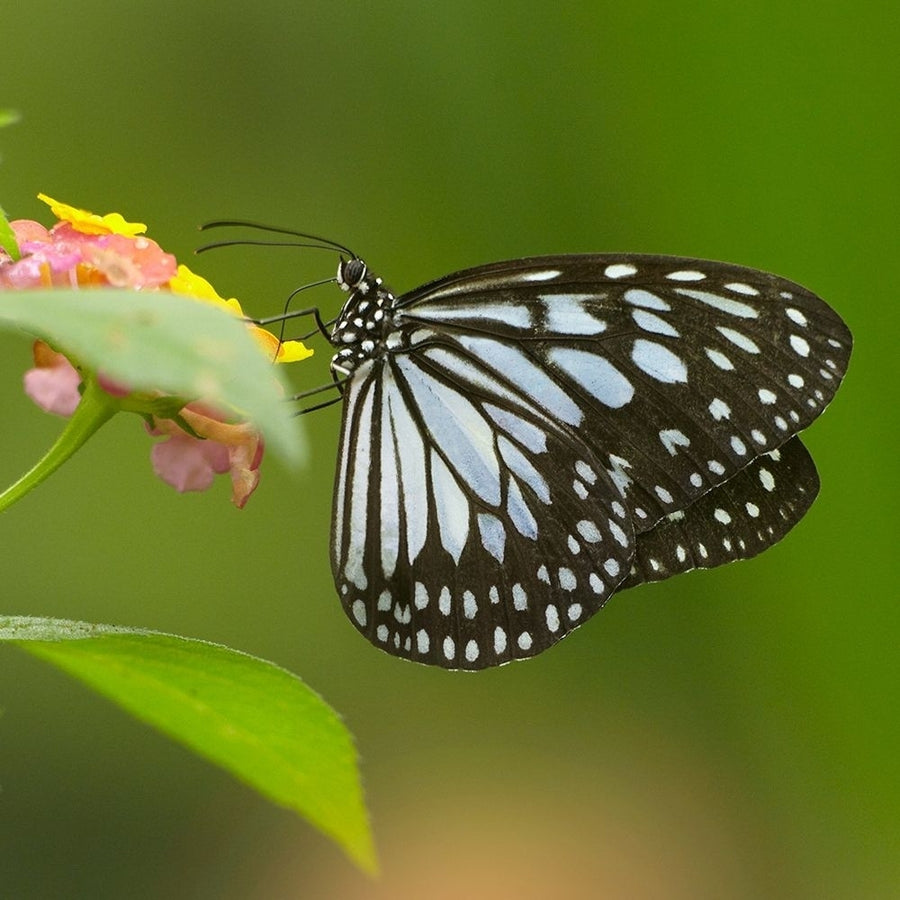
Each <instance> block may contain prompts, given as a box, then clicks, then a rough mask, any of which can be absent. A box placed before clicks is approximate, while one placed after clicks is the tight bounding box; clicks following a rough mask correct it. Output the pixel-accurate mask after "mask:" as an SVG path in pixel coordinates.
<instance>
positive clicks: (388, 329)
mask: <svg viewBox="0 0 900 900" xmlns="http://www.w3.org/2000/svg"><path fill="white" fill-rule="evenodd" d="M337 281H338V283H339V284H340V286H341V288H342V289H343V290H344V291H346V292H347V293H348V297H347V299H346V302H345V303H344V306H343V309H342V310H341V313H340V315H339V317H338V319H337V321H336V324H335V326H334V328H333V331H332V333H331V341H332V343H333V344H334V346H335V347H336V348H337V349H336V352H335V354H334V357H333V360H332V364H331V365H332V371H333V372H334V373H335V375H336V376H339V377H340V378H344V379H346V381H345V382H344V384H343V419H342V427H341V438H340V451H339V456H338V464H337V478H336V485H335V493H334V510H333V524H332V535H331V562H332V570H333V575H334V581H335V585H336V587H337V590H338V593H339V595H340V598H341V602H342V604H343V607H344V610H345V611H346V613H347V615H348V616H349V618H350V621H351V622H352V623H353V624H354V625H355V626H356V628H357V629H358V630H359V631H360V632H361V633H362V634H363V635H364V636H365V637H366V638H368V639H369V640H370V641H371V642H372V643H373V644H375V646H377V647H380V648H381V649H383V650H385V651H387V652H388V653H390V654H393V655H395V656H401V657H405V658H407V659H411V660H414V661H417V662H421V663H429V664H433V665H438V666H443V667H446V668H452V669H480V668H484V667H488V666H495V665H499V664H502V663H506V662H509V661H511V660H514V659H522V658H525V657H530V656H534V655H536V654H538V653H540V652H542V651H544V650H546V649H547V648H548V647H550V646H552V645H553V644H555V643H556V642H557V641H559V640H560V639H561V638H563V637H564V636H565V635H566V634H568V633H569V632H570V631H572V630H573V629H574V628H577V627H578V626H579V625H581V624H582V623H584V622H585V621H587V619H589V618H590V617H591V616H592V615H593V614H594V613H595V612H597V610H598V609H600V607H601V606H603V605H604V604H605V603H606V602H607V601H608V600H609V598H610V597H611V596H612V594H613V593H614V592H615V591H616V590H622V589H623V588H627V587H632V586H634V585H638V584H642V583H645V582H651V581H658V580H661V579H664V578H667V577H669V576H671V575H675V574H678V573H680V572H686V571H688V570H690V569H694V568H708V567H712V566H718V565H721V564H723V563H726V562H730V561H732V560H737V559H745V558H748V557H752V556H754V555H756V554H757V553H759V552H761V551H762V550H764V549H766V548H767V547H769V546H771V545H772V544H774V543H776V542H777V541H779V540H780V539H781V538H782V537H784V535H785V534H786V533H787V532H788V531H789V530H790V528H792V527H793V525H795V524H796V523H797V522H798V521H799V520H800V518H802V516H803V515H804V514H805V513H806V511H807V510H808V509H809V507H810V505H811V504H812V502H813V500H814V499H815V496H816V494H817V492H818V484H819V483H818V476H817V473H816V469H815V465H814V464H813V461H812V459H811V457H810V456H809V454H808V452H807V451H806V449H805V447H804V446H803V444H802V443H801V442H800V439H799V438H798V437H797V433H798V432H799V431H801V430H802V429H803V428H805V427H806V426H807V425H809V424H810V423H811V422H812V421H813V419H815V418H816V417H817V416H818V415H819V414H820V413H821V412H822V411H823V409H824V408H825V406H826V405H827V404H828V402H829V401H830V400H831V398H832V397H833V396H834V394H835V392H836V390H837V388H838V386H839V384H840V382H841V379H842V377H843V375H844V373H845V371H846V369H847V364H848V360H849V356H850V351H851V346H852V338H851V335H850V332H849V331H848V329H847V327H846V325H845V324H844V323H843V321H842V320H841V319H840V317H839V316H838V315H837V314H836V313H835V312H833V311H832V310H831V309H830V308H829V307H828V306H827V305H826V304H825V303H824V302H823V301H822V300H820V299H819V298H818V297H817V296H815V295H814V294H812V293H811V292H810V291H808V290H806V289H805V288H803V287H801V286H799V285H797V284H794V283H792V282H790V281H787V280H785V279H783V278H779V277H776V276H774V275H769V274H766V273H763V272H759V271H755V270H753V269H748V268H743V267H740V266H735V265H729V264H725V263H718V262H706V261H702V260H696V259H682V258H674V257H665V256H644V255H621V254H617V255H604V254H596V255H595V254H591V255H571V256H544V257H535V258H531V259H518V260H512V261H509V262H498V263H492V264H489V265H484V266H479V267H477V268H473V269H467V270H465V271H461V272H457V273H454V274H452V275H448V276H446V277H444V278H441V279H438V280H437V281H433V282H431V283H429V284H426V285H424V286H423V287H420V288H417V289H415V290H413V291H410V292H409V293H406V294H403V295H401V296H399V297H397V296H395V295H394V294H392V293H391V292H390V291H389V290H388V288H387V287H385V285H384V284H383V282H382V279H381V278H380V277H378V276H376V275H374V274H373V273H372V272H370V271H369V269H368V267H367V266H366V265H365V263H364V262H363V261H362V260H360V259H359V258H356V257H353V258H350V259H349V260H347V261H344V260H342V261H341V263H340V265H339V267H338V275H337Z"/></svg>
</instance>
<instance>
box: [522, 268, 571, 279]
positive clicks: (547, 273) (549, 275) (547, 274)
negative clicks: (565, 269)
mask: <svg viewBox="0 0 900 900" xmlns="http://www.w3.org/2000/svg"><path fill="white" fill-rule="evenodd" d="M560 275H562V272H561V271H560V270H559V269H544V270H543V271H540V272H526V273H525V274H524V275H522V276H521V277H522V281H550V280H552V279H553V278H559V276H560Z"/></svg>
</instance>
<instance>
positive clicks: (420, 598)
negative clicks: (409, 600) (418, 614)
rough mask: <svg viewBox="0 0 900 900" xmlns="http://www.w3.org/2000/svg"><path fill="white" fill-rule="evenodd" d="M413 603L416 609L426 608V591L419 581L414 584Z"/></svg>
mask: <svg viewBox="0 0 900 900" xmlns="http://www.w3.org/2000/svg"><path fill="white" fill-rule="evenodd" d="M413 602H414V603H415V604H416V609H425V607H426V606H428V591H427V589H426V588H425V585H424V584H422V582H421V581H417V582H416V587H415V593H414V599H413Z"/></svg>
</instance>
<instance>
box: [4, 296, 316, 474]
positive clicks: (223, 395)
mask: <svg viewBox="0 0 900 900" xmlns="http://www.w3.org/2000/svg"><path fill="white" fill-rule="evenodd" d="M3 325H5V326H6V327H18V328H20V329H23V330H25V331H28V332H29V333H31V334H34V335H37V336H38V337H42V338H45V339H46V340H47V341H48V342H49V343H51V344H52V345H53V346H55V347H59V348H63V349H65V351H66V352H67V353H71V354H72V355H74V356H75V357H77V358H78V359H79V360H81V361H82V362H84V363H86V364H87V365H89V366H91V367H92V368H94V369H98V370H100V371H101V372H103V373H104V374H105V375H107V376H110V377H111V378H113V379H114V380H115V381H119V382H122V383H123V384H127V385H129V386H130V387H131V388H132V389H135V390H153V389H158V390H161V391H165V392H167V393H171V394H177V395H180V396H185V397H189V398H191V397H202V398H203V399H204V400H208V401H211V402H214V403H216V404H220V405H223V406H225V407H226V408H230V409H234V410H237V411H238V412H240V413H241V414H242V415H245V416H247V418H249V419H250V420H251V421H253V422H254V423H255V424H256V425H257V427H258V428H259V429H260V431H262V432H263V434H264V435H265V437H266V442H267V443H268V444H269V445H270V446H273V447H274V448H275V449H276V450H277V451H279V452H280V454H281V455H282V456H283V457H285V458H286V459H287V460H289V461H291V462H299V461H300V460H302V459H303V457H304V455H305V442H304V440H303V437H302V432H301V430H300V427H299V424H298V419H297V418H296V417H295V416H292V415H291V408H290V406H289V404H288V403H287V402H285V400H284V399H283V397H284V393H283V389H282V388H281V387H280V384H281V382H280V380H279V376H280V373H279V372H278V367H277V366H274V365H272V364H271V363H270V362H269V361H268V360H267V359H266V357H265V356H264V355H263V354H262V353H261V352H260V349H259V346H258V345H257V344H256V342H255V341H254V339H253V338H252V336H251V335H250V333H249V332H248V330H247V328H246V326H245V325H244V324H243V323H242V322H241V320H240V319H239V318H237V317H236V316H233V315H231V314H230V313H227V312H225V311H224V310H222V309H220V308H218V307H216V306H213V305H212V304H209V303H203V302H200V301H197V300H194V299H191V298H190V297H182V296H179V295H178V294H170V293H167V292H164V291H160V292H153V293H146V294H144V293H140V292H139V291H134V290H118V289H103V290H80V291H68V290H62V289H57V290H46V291H44V290H29V291H4V292H0V326H3Z"/></svg>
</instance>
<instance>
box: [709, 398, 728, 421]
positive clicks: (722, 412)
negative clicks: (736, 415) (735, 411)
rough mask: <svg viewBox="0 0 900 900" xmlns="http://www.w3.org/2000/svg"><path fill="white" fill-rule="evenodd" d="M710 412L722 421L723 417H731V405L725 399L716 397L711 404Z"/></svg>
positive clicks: (717, 419)
mask: <svg viewBox="0 0 900 900" xmlns="http://www.w3.org/2000/svg"><path fill="white" fill-rule="evenodd" d="M709 414H710V415H711V416H712V417H713V418H714V419H715V420H716V421H717V422H721V421H722V419H728V418H730V417H731V407H730V406H729V405H728V404H727V403H726V402H725V401H724V400H720V399H719V398H718V397H715V398H714V399H713V402H712V403H710V404H709Z"/></svg>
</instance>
